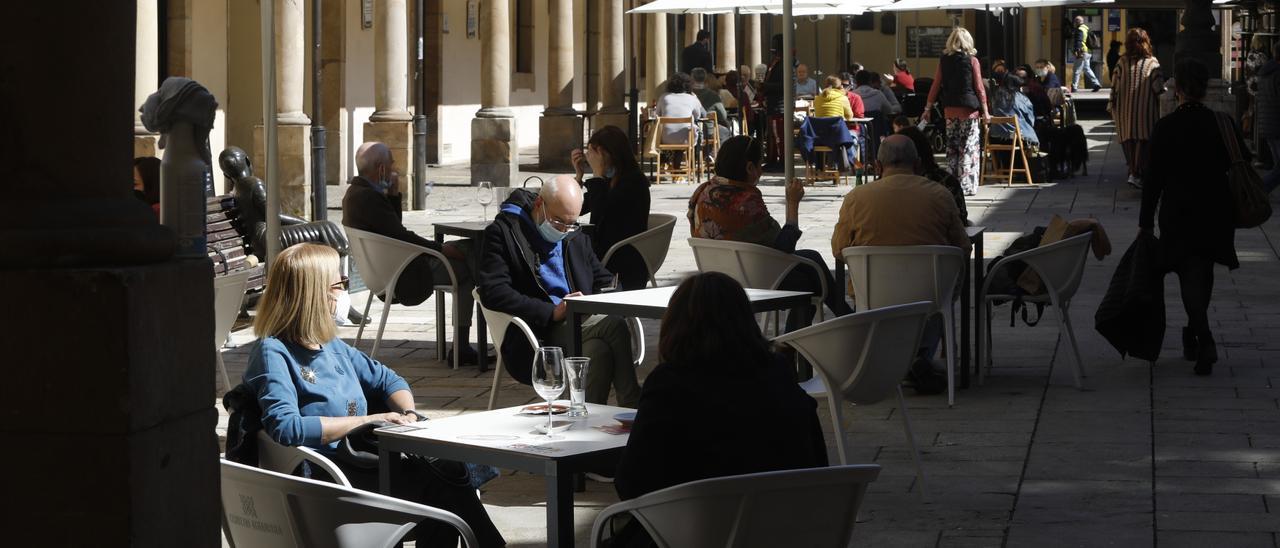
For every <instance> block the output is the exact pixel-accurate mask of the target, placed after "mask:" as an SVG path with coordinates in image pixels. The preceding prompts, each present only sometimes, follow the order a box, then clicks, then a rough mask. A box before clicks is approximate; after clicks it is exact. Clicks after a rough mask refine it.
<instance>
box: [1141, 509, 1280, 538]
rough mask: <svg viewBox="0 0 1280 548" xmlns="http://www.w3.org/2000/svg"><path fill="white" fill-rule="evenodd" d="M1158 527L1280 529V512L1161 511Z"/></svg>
mask: <svg viewBox="0 0 1280 548" xmlns="http://www.w3.org/2000/svg"><path fill="white" fill-rule="evenodd" d="M1156 527H1157V529H1159V530H1161V531H1228V532H1240V533H1245V532H1264V531H1265V532H1269V533H1274V532H1277V531H1280V514H1264V513H1257V512H1254V513H1234V512H1214V513H1207V512H1159V513H1157V514H1156Z"/></svg>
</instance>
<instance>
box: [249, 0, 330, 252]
mask: <svg viewBox="0 0 1280 548" xmlns="http://www.w3.org/2000/svg"><path fill="white" fill-rule="evenodd" d="M275 4H276V3H275V2H262V3H261V16H262V125H263V134H264V136H263V140H264V141H266V143H265V144H266V150H265V152H266V157H265V158H264V159H265V160H266V162H267V166H266V167H267V170H266V175H267V218H266V221H267V265H268V267H269V266H270V265H271V263H272V262H274V261H275V260H276V255H278V254H279V253H280V176H279V173H280V163H279V162H278V161H277V160H278V159H279V156H280V143H279V138H278V136H277V129H276V128H277V124H276V33H275V28H276V13H275ZM317 7H318V6H317Z"/></svg>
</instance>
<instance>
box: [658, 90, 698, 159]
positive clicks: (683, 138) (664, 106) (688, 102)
mask: <svg viewBox="0 0 1280 548" xmlns="http://www.w3.org/2000/svg"><path fill="white" fill-rule="evenodd" d="M692 86H693V78H692V77H690V76H689V75H688V74H685V73H683V72H677V73H675V74H674V75H672V76H671V78H670V79H669V80H667V93H666V94H665V95H663V96H662V98H661V99H658V116H663V117H667V118H689V117H692V118H694V119H695V120H696V119H701V118H706V117H707V109H705V108H703V106H702V101H700V100H699V99H698V97H697V96H696V95H694V94H693V89H692ZM660 131H661V141H662V142H663V143H664V144H673V143H687V142H689V124H666V125H665V126H664V127H662V128H660Z"/></svg>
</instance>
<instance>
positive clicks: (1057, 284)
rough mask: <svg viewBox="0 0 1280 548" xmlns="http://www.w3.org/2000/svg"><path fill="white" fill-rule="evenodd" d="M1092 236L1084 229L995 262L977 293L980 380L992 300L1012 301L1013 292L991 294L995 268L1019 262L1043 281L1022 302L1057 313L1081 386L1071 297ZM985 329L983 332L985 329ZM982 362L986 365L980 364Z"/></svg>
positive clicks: (988, 347) (988, 349) (988, 361)
mask: <svg viewBox="0 0 1280 548" xmlns="http://www.w3.org/2000/svg"><path fill="white" fill-rule="evenodd" d="M1092 239H1093V233H1092V232H1086V233H1084V234H1080V235H1077V236H1072V237H1070V238H1067V239H1065V240H1060V241H1057V242H1054V243H1052V244H1049V245H1046V246H1041V247H1037V248H1035V249H1031V250H1028V251H1023V252H1022V253H1017V254H1014V255H1010V256H1008V257H1005V258H1003V259H1000V260H999V261H997V262H996V263H995V264H994V265H992V266H991V268H990V270H989V271H988V274H987V278H986V281H984V282H983V284H982V292H981V293H979V294H978V305H979V306H978V314H979V316H978V322H977V324H978V325H977V329H978V337H979V339H978V340H984V339H983V337H985V341H986V344H984V345H982V349H981V350H980V353H979V356H978V364H979V367H978V382H979V383H981V382H983V381H984V380H985V379H984V374H983V370H984V369H989V368H991V361H992V360H991V308H992V306H993V305H992V301H995V300H1005V301H1007V300H1012V299H1013V298H1014V296H1013V295H1002V294H992V293H990V289H991V281H992V279H993V277H992V276H991V274H994V273H995V272H996V271H997V270H1000V269H1001V268H1007V267H1008V266H1009V265H1010V264H1012V263H1013V262H1014V261H1022V262H1025V263H1026V264H1027V268H1028V269H1030V270H1031V271H1034V272H1035V273H1036V274H1039V275H1040V282H1041V283H1042V284H1044V292H1043V293H1042V294H1039V295H1027V296H1023V297H1022V301H1023V302H1025V303H1031V304H1034V303H1047V304H1049V305H1050V306H1052V307H1053V309H1054V310H1056V311H1057V313H1058V330H1059V331H1060V333H1062V334H1065V335H1066V336H1067V339H1068V340H1069V341H1071V351H1072V353H1073V355H1074V357H1075V365H1076V367H1075V371H1074V373H1075V382H1076V388H1079V389H1084V377H1085V369H1084V361H1083V360H1081V359H1080V346H1079V345H1077V344H1076V333H1075V329H1073V328H1072V327H1071V311H1070V310H1069V309H1070V307H1071V299H1072V297H1075V294H1076V290H1077V289H1079V288H1080V280H1081V279H1082V278H1083V277H1084V263H1085V259H1087V258H1088V256H1089V243H1090V241H1091V240H1092ZM983 330H985V335H984V331H983ZM983 365H985V367H982V366H983Z"/></svg>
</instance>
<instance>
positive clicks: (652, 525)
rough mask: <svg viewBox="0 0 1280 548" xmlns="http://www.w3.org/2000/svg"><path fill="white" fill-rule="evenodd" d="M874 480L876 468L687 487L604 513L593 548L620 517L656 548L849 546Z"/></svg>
mask: <svg viewBox="0 0 1280 548" xmlns="http://www.w3.org/2000/svg"><path fill="white" fill-rule="evenodd" d="M879 475H880V466H879V465H876V464H859V465H853V466H832V467H828V468H806V469H800V470H783V471H778V472H761V473H757V474H744V475H741V476H726V477H722V478H712V479H705V480H698V481H691V482H689V483H684V484H681V485H676V486H673V487H668V488H666V489H662V490H659V491H654V492H652V493H649V494H646V495H644V496H641V497H638V498H635V499H632V500H628V501H623V502H619V503H617V504H614V505H611V506H609V507H608V508H605V509H604V511H603V512H601V513H600V515H599V516H597V517H596V521H595V525H594V526H592V528H591V546H599V545H600V543H601V541H603V540H604V539H603V538H602V535H603V533H604V531H605V526H606V525H607V524H608V523H609V521H610V520H611V519H613V518H614V517H615V516H617V515H619V514H623V513H630V514H631V516H632V517H634V518H635V519H636V521H638V522H640V524H641V525H642V526H644V528H645V530H646V531H648V533H649V536H650V537H651V538H652V539H653V541H654V543H655V544H657V546H659V547H660V548H668V547H693V546H697V547H713V546H725V547H734V548H754V547H766V546H767V547H774V546H853V530H854V523H855V522H856V520H857V517H858V508H859V507H860V506H861V505H862V501H863V499H864V498H865V497H866V492H867V484H869V483H871V482H872V481H875V480H876V478H877V477H878V476H879Z"/></svg>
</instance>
